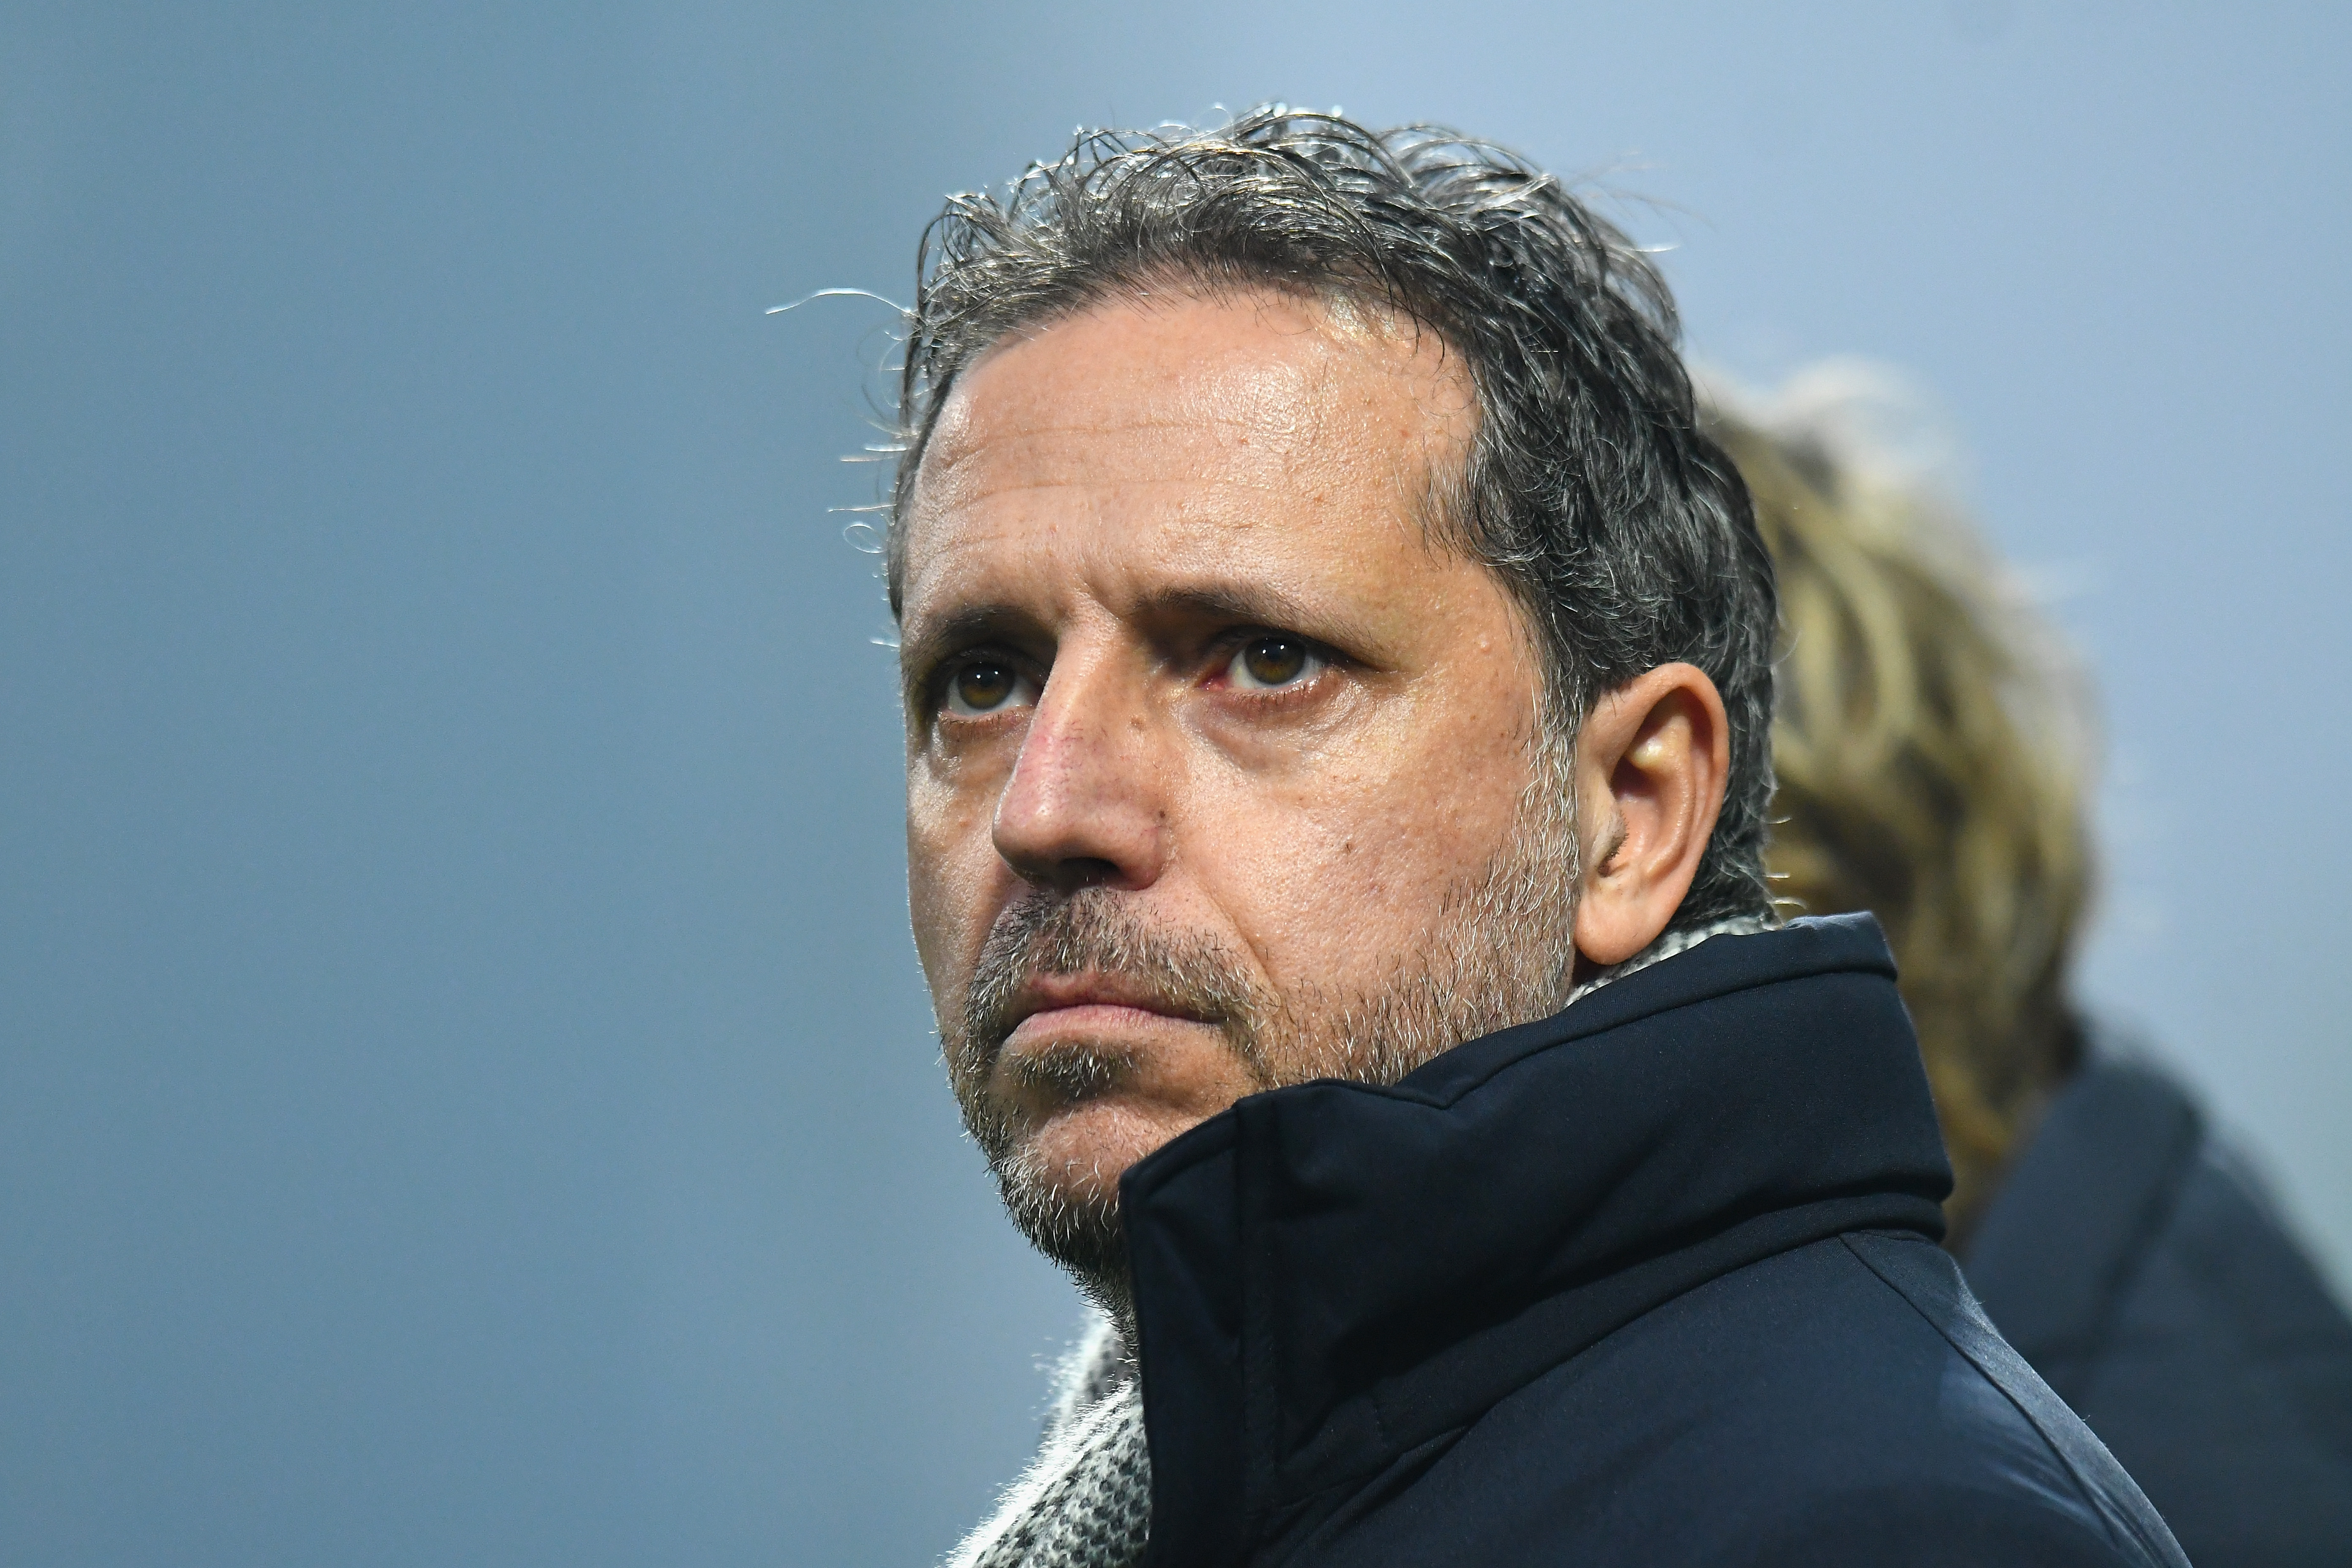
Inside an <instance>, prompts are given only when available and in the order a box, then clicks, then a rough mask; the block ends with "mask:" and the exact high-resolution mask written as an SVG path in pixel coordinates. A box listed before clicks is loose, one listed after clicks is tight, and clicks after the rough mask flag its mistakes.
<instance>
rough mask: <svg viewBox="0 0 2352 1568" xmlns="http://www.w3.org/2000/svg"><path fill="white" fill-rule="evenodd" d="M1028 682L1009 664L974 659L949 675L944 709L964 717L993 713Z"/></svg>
mask: <svg viewBox="0 0 2352 1568" xmlns="http://www.w3.org/2000/svg"><path fill="white" fill-rule="evenodd" d="M1028 685H1029V681H1028V679H1027V678H1026V677H1024V676H1023V675H1022V673H1021V672H1020V671H1019V670H1017V669H1015V668H1013V667H1012V666H1011V665H1009V664H1003V663H999V662H998V661H997V660H994V659H986V658H983V659H974V660H973V661H972V662H971V663H970V664H967V665H964V666H962V667H961V668H959V669H957V670H956V672H955V673H954V674H953V675H952V676H950V678H949V679H948V711H949V712H950V713H954V714H956V715H958V716H960V717H961V718H966V719H976V718H978V717H980V716H981V715H982V714H984V713H993V712H996V711H997V710H1000V709H1003V708H1004V707H1006V706H1008V705H1010V704H1011V703H1013V701H1015V700H1017V699H1019V698H1021V697H1022V696H1023V695H1024V692H1025V691H1026V689H1027V688H1028Z"/></svg>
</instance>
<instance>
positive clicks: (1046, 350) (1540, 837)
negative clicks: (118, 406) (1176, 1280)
mask: <svg viewBox="0 0 2352 1568" xmlns="http://www.w3.org/2000/svg"><path fill="white" fill-rule="evenodd" d="M1475 419H1476V413H1475V399H1474V395H1473V392H1472V387H1471V384H1470V380H1469V377H1468V375H1467V374H1466V372H1465V369H1464V366H1463V363H1462V360H1461V357H1460V355H1459V354H1458V353H1453V352H1451V351H1450V350H1448V349H1447V348H1446V347H1445V346H1444V343H1443V342H1442V341H1441V340H1440V339H1439V338H1438V337H1437V336H1436V335H1435V334H1434V333H1433V332H1429V331H1418V330H1416V329H1414V328H1413V327H1412V325H1411V324H1410V323H1407V324H1404V325H1402V326H1393V325H1389V324H1384V323H1371V322H1366V321H1362V320H1360V319H1356V318H1354V317H1353V316H1351V315H1345V314H1338V315H1335V314H1334V313H1333V312H1331V311H1329V310H1326V309H1325V308H1323V307H1322V306H1320V305H1318V304H1315V303H1312V302H1308V301H1304V300H1296V299H1292V298H1290V297H1287V296H1284V295H1280V294H1276V293H1273V292H1259V291H1250V292H1244V293H1241V294H1239V295H1233V294H1228V295H1225V296H1223V297H1220V298H1213V299H1212V298H1194V297H1185V296H1178V295H1175V294H1172V293H1171V294H1170V295H1169V296H1167V297H1166V298H1165V299H1164V300H1161V301H1160V302H1156V303H1154V304H1153V305H1152V306H1150V308H1148V309H1146V308H1139V307H1137V306H1133V305H1130V304H1128V303H1125V302H1113V303H1108V304H1104V305H1101V306H1098V307H1097V308H1094V309H1092V310H1087V311H1085V312H1083V313H1081V314H1079V315H1076V316H1075V317H1072V318H1069V319H1067V320H1064V321H1057V322H1055V323H1053V324H1050V325H1048V326H1046V327H1045V328H1044V329H1042V330H1038V331H1032V332H1029V333H1026V334H1020V335H1016V336H1014V337H1013V338H1012V339H1009V340H1007V341H1006V342H1003V343H1002V344H1000V345H999V346H997V347H996V348H995V349H993V350H992V351H991V352H990V353H988V354H987V355H986V356H984V357H983V358H982V360H981V361H980V362H979V363H978V364H976V365H975V366H974V367H973V368H972V369H971V371H970V372H969V373H968V374H966V375H964V376H963V377H962V378H961V381H960V383H959V384H958V385H957V386H956V388H955V390H954V391H953V393H952V394H951V395H950V398H949V400H948V403H947V405H946V407H945V408H944V410H943V411H942V413H941V416H940V421H939V425H938V427H937V430H936V433H935V434H934V436H933V437H932V440H931V443H930V445H929V448H928V450H927V452H926V454H925V456H924V458H923V462H922V466H921V469H920V472H919V476H918V478H917V481H916V489H915V494H914V497H913V500H912V505H911V507H910V509H909V511H908V520H907V524H906V526H907V530H908V531H907V537H906V549H905V556H904V575H903V583H902V593H903V612H902V631H903V654H902V660H903V667H904V676H905V695H906V707H907V837H908V880H909V891H910V894H911V904H912V910H913V916H914V927H915V939H916V944H917V947H918V948H919V951H920V953H921V956H922V963H923V968H924V973H925V974H926V975H927V976H928V978H929V983H930V987H931V994H932V999H933V1002H934V1005H935V1006H936V1008H937V1011H938V1016H939V1020H940V1032H941V1036H942V1038H943V1040H944V1041H945V1043H946V1047H947V1054H948V1063H949V1068H950V1077H951V1079H952V1081H953V1083H954V1087H955V1089H956V1093H957V1096H958V1099H959V1100H960V1101H961V1104H962V1107H963V1110H964V1114H965V1119H966V1121H967V1124H968V1125H969V1126H970V1127H971V1129H972V1131H973V1132H974V1134H975V1136H976V1137H977V1138H978V1139H979V1141H980V1142H981V1143H982V1148H983V1149H984V1150H985V1151H986V1152H987V1153H988V1155H989V1158H990V1161H991V1163H992V1166H993V1167H994V1169H995V1170H996V1172H997V1174H998V1176H999V1179H1000V1181H1001V1182H1002V1183H1003V1185H1004V1189H1005V1194H1006V1198H1007V1202H1008V1204H1009V1205H1011V1207H1012V1209H1013V1214H1014V1217H1015V1218H1016V1219H1017V1220H1018V1221H1020V1223H1021V1224H1022V1225H1023V1226H1024V1229H1026V1230H1028V1231H1029V1233H1030V1234H1031V1236H1032V1237H1033V1238H1034V1239H1036V1240H1037V1241H1038V1242H1039V1244H1040V1245H1041V1246H1043V1247H1045V1248H1046V1250H1047V1251H1049V1252H1051V1253H1053V1254H1055V1256H1057V1257H1058V1258H1061V1259H1062V1260H1063V1261H1065V1262H1066V1263H1069V1264H1071V1265H1072V1266H1073V1267H1074V1268H1077V1269H1078V1270H1079V1272H1080V1273H1081V1275H1082V1276H1085V1275H1089V1274H1091V1275H1094V1276H1097V1277H1098V1278H1099V1277H1102V1276H1108V1275H1110V1274H1113V1273H1115V1272H1116V1270H1117V1268H1118V1229H1117V1218H1116V1210H1115V1204H1116V1196H1117V1185H1118V1177H1119V1175H1120V1173H1122V1172H1124V1171H1125V1170H1126V1169H1127V1167H1128V1166H1129V1164H1131V1163H1133V1162H1134V1161H1136V1160H1137V1159H1139V1158H1141V1157H1142V1156H1143V1155H1145V1154H1148V1153H1150V1152H1151V1151H1152V1150H1154V1149H1156V1148H1158V1147H1159V1146H1160V1144H1162V1143H1164V1142H1167V1140H1169V1139H1170V1138H1171V1137H1173V1136H1175V1135H1176V1134H1177V1133H1179V1132H1181V1131H1184V1130H1185V1129H1187V1128H1189V1127H1191V1126H1192V1125H1194V1124H1195V1123H1197V1122H1199V1121H1202V1119H1203V1118H1205V1117H1208V1116H1212V1115H1213V1114H1215V1113H1216V1112H1218V1111H1220V1110H1223V1109H1224V1108H1226V1107H1227V1106H1229V1105H1231V1104H1232V1103H1233V1102H1234V1100H1236V1099H1238V1098H1239V1097H1241V1096H1243V1095H1244V1094H1248V1093H1250V1092H1252V1091H1254V1090H1255V1089H1263V1088H1267V1087H1271V1086H1275V1085H1278V1084H1283V1083H1290V1082H1297V1081H1302V1080H1305V1079H1312V1078H1318V1077H1333V1076H1337V1077H1349V1078H1357V1079H1392V1078H1394V1077H1396V1076H1399V1075H1401V1074H1402V1072H1404V1071H1407V1070H1410V1069H1411V1068H1412V1067H1413V1066H1416V1065H1418V1063H1419V1062H1420V1061H1422V1060H1425V1059H1427V1058H1429V1057H1430V1056H1432V1055H1434V1054H1435V1053H1436V1052H1438V1051H1440V1050H1443V1049H1445V1048H1447V1047H1451V1046H1453V1045H1455V1044H1459V1043H1460V1042H1461V1041H1462V1040H1463V1039H1465V1038H1467V1037H1471V1036H1473V1035H1476V1034H1480V1033H1484V1032H1486V1031H1487V1030H1490V1029H1493V1028H1497V1027H1501V1026H1505V1025H1507V1024H1511V1023H1516V1022H1520V1021H1523V1020H1525V1019H1528V1018H1533V1017H1539V1016H1544V1015H1546V1014H1548V1013H1549V1012H1551V1011H1553V1010H1554V1009H1555V1008H1557V1007H1558V1006H1559V1005H1560V1003H1561V1002H1562V1001H1563V1000H1564V995H1565V990H1566V985H1567V979H1568V973H1569V966H1570V960H1571V957H1572V948H1571V946H1570V936H1569V932H1570V916H1571V909H1570V904H1571V901H1572V896H1573V884H1574V862H1575V852H1574V847H1573V837H1572V834H1571V831H1570V821H1569V818H1570V803H1569V789H1570V785H1569V782H1568V773H1569V770H1568V767H1567V764H1566V763H1565V762H1564V761H1562V760H1561V759H1559V757H1558V756H1557V755H1556V752H1557V751H1558V748H1557V747H1556V746H1554V745H1553V744H1552V743H1551V742H1550V741H1549V737H1548V735H1547V733H1546V730H1545V727H1544V726H1543V724H1542V723H1541V719H1540V715H1541V679H1540V675H1539V666H1538V658H1537V656H1536V654H1535V652H1534V650H1533V648H1532V647H1531V645H1530V642H1529V639H1528V634H1527V632H1526V628H1525V622H1524V616H1522V615H1521V614H1520V613H1519V611H1518V610H1517V607H1516V606H1515V605H1514V603H1513V602H1512V600H1511V598H1510V597H1509V595H1508V594H1507V591H1506V589H1505V588H1504V586H1503V584H1501V582H1500V581H1499V580H1498V579H1497V578H1496V576H1495V574H1493V573H1492V572H1491V571H1490V570H1489V569H1487V568H1486V567H1485V566H1484V565H1482V564H1480V563H1476V562H1475V561H1472V560H1470V559H1467V558H1465V556H1464V555H1463V554H1461V553H1460V552H1457V551H1455V550H1454V549H1453V548H1451V547H1449V546H1448V545H1446V544H1445V543H1444V542H1443V541H1442V538H1441V536H1440V533H1439V532H1438V531H1434V530H1433V525H1432V523H1431V521H1430V520H1431V516H1432V513H1433V510H1434V506H1433V486H1442V485H1443V484H1444V483H1445V482H1448V481H1451V480H1453V479H1458V477H1459V476H1460V474H1461V472H1462V467H1463V463H1464V459H1465V453H1466V451H1467V447H1468V443H1469V441H1470V438H1471V436H1472V434H1473V432H1474V430H1475Z"/></svg>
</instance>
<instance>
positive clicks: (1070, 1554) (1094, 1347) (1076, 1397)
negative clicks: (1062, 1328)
mask: <svg viewBox="0 0 2352 1568" xmlns="http://www.w3.org/2000/svg"><path fill="white" fill-rule="evenodd" d="M1776 923H1777V922H1776V921H1773V920H1771V919H1770V918H1769V917H1766V916H1762V915H1741V916H1738V917H1735V918H1733V919H1731V920H1725V921H1716V922H1715V923H1714V924H1712V925H1704V926H1696V927H1694V928H1692V929H1691V930H1688V931H1671V932H1668V933H1667V934H1666V935H1664V936H1662V937H1660V938H1659V939H1658V940H1657V941H1656V942H1652V943H1651V944H1650V945H1649V946H1648V947H1645V948H1643V950H1642V951H1641V952H1637V953H1635V954H1634V955H1633V957H1631V958H1629V959H1627V960H1626V961H1625V962H1624V963H1620V964H1616V965H1613V966H1612V967H1611V968H1608V969H1604V970H1602V971H1601V972H1600V973H1597V974H1595V975H1594V976H1592V978H1591V979H1590V980H1587V981H1586V982H1584V984H1581V985H1579V986H1578V987H1577V988H1576V989H1575V990H1574V991H1573V992H1571V993H1570V995H1569V999H1568V1000H1569V1004H1570V1005H1571V1006H1572V1005H1575V1004H1576V1003H1577V1002H1578V1001H1580V1000H1581V999H1582V998H1584V997H1586V996H1589V995H1591V994H1592V993H1593V992H1595V991H1598V990H1599V989H1601V987H1602V986H1603V985H1606V984H1609V983H1610V982H1611V981H1612V980H1622V979H1623V978H1624V977H1625V976H1626V975H1628V974H1631V973H1634V972H1635V971H1636V970H1642V969H1647V968H1648V967H1649V966H1650V965H1652V964H1654V963H1663V962H1664V961H1665V960H1666V959H1669V958H1672V957H1674V956H1675V954H1676V953H1678V952H1687V951H1689V950H1690V949H1692V948H1694V947H1696V946H1697V945H1698V944H1699V943H1700V942H1705V941H1706V940H1707V939H1708V938H1709V937H1716V936H1745V935H1748V933H1750V932H1753V931H1766V930H1769V929H1770V928H1771V926H1773V925H1774V924H1776ZM1150 1527H1151V1455H1150V1450H1149V1449H1148V1448H1146V1447H1145V1446H1144V1441H1143V1384H1142V1380H1141V1379H1140V1378H1139V1377H1138V1376H1137V1375H1136V1370H1135V1358H1134V1356H1133V1355H1132V1354H1131V1353H1130V1352H1129V1350H1128V1348H1127V1345H1126V1343H1125V1342H1123V1341H1121V1339H1120V1338H1119V1334H1118V1329H1117V1328H1115V1327H1114V1326H1112V1324H1111V1321H1110V1320H1109V1319H1108V1318H1106V1317H1102V1316H1101V1315H1099V1314H1097V1316H1096V1318H1095V1320H1094V1321H1093V1323H1092V1324H1091V1326H1089V1327H1088V1329H1087V1332H1086V1333H1085V1335H1084V1336H1082V1337H1081V1338H1080V1340H1079V1341H1078V1342H1077V1344H1076V1346H1074V1347H1073V1348H1072V1350H1071V1352H1070V1354H1069V1356H1068V1357H1067V1359H1066V1360H1065V1361H1064V1362H1063V1363H1062V1368H1061V1371H1060V1373H1058V1374H1057V1376H1056V1378H1055V1397H1054V1405H1053V1410H1052V1414H1051V1415H1048V1416H1047V1418H1046V1423H1045V1442H1044V1443H1043V1444H1042V1445H1041V1446H1040V1447H1038V1450H1037V1457H1036V1458H1034V1459H1032V1460H1031V1461H1030V1462H1029V1468H1027V1469H1026V1470H1024V1471H1023V1472H1022V1474H1021V1479H1019V1480H1017V1481H1015V1482H1013V1485H1012V1486H1011V1487H1010V1488H1008V1489H1006V1490H1005V1493H1004V1496H1003V1500H1002V1501H1001V1502H1000V1503H999V1505H998V1507H997V1510H996V1513H995V1515H994V1516H993V1517H992V1518H991V1519H990V1520H989V1521H988V1522H987V1523H985V1524H983V1525H982V1526H981V1527H980V1528H979V1529H978V1530H975V1531H972V1532H971V1534H970V1535H968V1536H966V1537H965V1538H964V1541H963V1544H962V1545H961V1546H959V1547H957V1548H956V1550H955V1554H954V1555H953V1556H951V1557H950V1558H949V1559H948V1568H1134V1565H1135V1564H1136V1563H1139V1562H1141V1561H1142V1558H1143V1545H1144V1542H1145V1540H1146V1539H1147V1538H1148V1536H1149V1535H1150Z"/></svg>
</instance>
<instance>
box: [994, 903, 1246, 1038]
mask: <svg viewBox="0 0 2352 1568" xmlns="http://www.w3.org/2000/svg"><path fill="white" fill-rule="evenodd" d="M1042 974H1099V975H1104V976H1110V975H1117V976H1118V977H1119V978H1120V979H1122V980H1124V981H1126V982H1128V983H1129V984H1132V985H1135V986H1137V987H1139V989H1140V990H1141V991H1142V993H1143V994H1145V995H1146V996H1148V997H1150V1000H1151V1002H1152V1004H1153V1005H1156V1006H1160V1007H1163V1008H1166V1009H1167V1010H1169V1011H1171V1012H1176V1013H1182V1014H1185V1015H1188V1016H1192V1017H1197V1018H1200V1019H1202V1020H1204V1021H1206V1022H1208V1023H1211V1024H1214V1025H1216V1026H1218V1027H1220V1028H1221V1029H1223V1031H1224V1033H1225V1035H1226V1036H1227V1037H1228V1038H1230V1039H1232V1040H1233V1041H1234V1044H1235V1046H1236V1047H1237V1048H1240V1049H1241V1050H1242V1052H1243V1055H1244V1060H1245V1061H1248V1062H1250V1063H1251V1064H1252V1066H1253V1067H1255V1060H1256V1052H1255V1045H1256V1041H1257V1037H1258V1033H1259V1027H1260V1024H1261V1021H1262V1019H1263V1018H1264V1016H1265V1013H1266V1011H1267V1007H1266V1004H1265V998H1264V997H1262V996H1261V995H1260V994H1259V992H1258V989H1257V987H1256V986H1255V984H1252V983H1251V981H1250V979H1249V976H1248V972H1247V971H1246V970H1245V969H1244V968H1243V966H1242V964H1241V963H1240V962H1239V961H1238V959H1236V958H1235V956H1234V953H1233V952H1232V951H1231V950H1230V949H1229V948H1228V947H1226V946H1225V944H1223V942H1219V941H1217V940H1216V939H1215V938H1213V937H1209V936H1206V935H1203V934H1202V933H1200V932H1197V931H1170V930H1168V929H1166V928H1164V927H1161V926H1158V925H1155V924H1153V923H1151V922H1150V921H1146V920H1144V919H1143V918H1142V917H1141V916H1140V915H1139V914H1138V913H1137V912H1136V910H1134V909H1133V908H1132V907H1131V905H1130V904H1129V901H1128V899H1127V897H1126V895H1123V894H1121V893H1119V892H1118V891H1117V890H1116V889H1110V888H1101V887H1094V888H1081V889H1078V890H1077V891H1076V892H1073V893H1066V894H1061V893H1038V894H1034V895H1033V896H1031V897H1029V898H1025V899H1023V900H1019V901H1018V902H1016V903H1013V904H1011V905H1008V906H1007V907H1006V908H1005V910H1004V911H1003V913H1002V914H1000V915H998V916H997V918H996V923H995V925H994V926H992V928H991V929H990V931H989V933H988V941H987V942H985V943H984V944H983V945H982V948H981V953H980V961H979V963H977V964H976V965H975V966H974V967H973V970H972V977H971V985H970V986H969V987H968V988H967V990H966V991H965V994H964V1006H963V1018H962V1025H963V1026H962V1028H961V1031H959V1032H960V1034H961V1042H960V1046H961V1050H960V1052H959V1054H960V1055H962V1056H964V1057H965V1058H966V1059H965V1061H964V1062H962V1063H961V1064H960V1065H961V1066H962V1067H963V1068H965V1069H966V1070H968V1071H970V1070H973V1069H977V1070H979V1071H985V1070H986V1068H987V1065H988V1063H989V1062H990V1061H992V1059H993V1058H994V1057H995V1056H996V1054H997V1052H998V1051H999V1050H1000V1049H1001V1048H1002V1047H1003V1044H1004V1041H1005V1038H1006V1037H1007V1036H1009V1035H1011V1034H1012V1033H1013V1026H1014V1025H1015V1024H1016V1023H1017V1022H1018V1020H1017V1019H1016V1018H1015V1017H1014V1016H1013V1008H1014V1006H1015V1005H1016V1004H1017V1002H1018V1000H1019V997H1020V994H1021V991H1022V988H1023V987H1024V986H1025V985H1027V984H1029V982H1030V981H1031V980H1032V979H1034V978H1035V977H1036V976H1038V975H1042Z"/></svg>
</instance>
